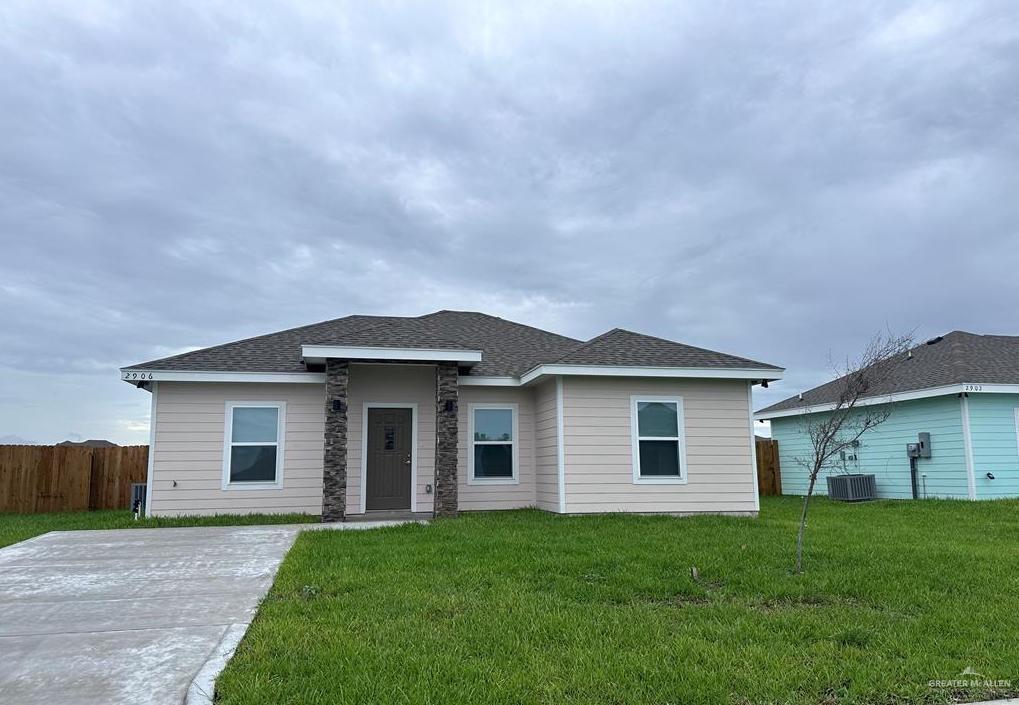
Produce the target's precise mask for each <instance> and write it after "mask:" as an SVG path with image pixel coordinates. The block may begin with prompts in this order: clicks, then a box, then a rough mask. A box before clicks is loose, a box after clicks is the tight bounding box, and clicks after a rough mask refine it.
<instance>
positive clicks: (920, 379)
mask: <svg viewBox="0 0 1019 705" xmlns="http://www.w3.org/2000/svg"><path fill="white" fill-rule="evenodd" d="M935 341H936V342H935ZM912 353H913V356H912V357H909V356H908V355H902V356H899V358H897V359H895V360H889V361H886V362H885V363H882V364H884V365H886V366H887V368H886V369H887V374H886V373H885V372H882V374H880V375H877V377H878V378H884V379H882V383H881V384H880V385H879V386H877V387H876V388H875V391H874V394H873V395H872V396H876V397H878V396H885V395H888V394H896V393H902V392H912V391H917V390H920V389H930V388H932V387H943V386H947V385H953V384H967V383H973V384H1019V336H1011V335H977V334H975V333H966V332H964V331H959V330H957V331H952V332H951V333H948V334H947V335H944V336H940V337H938V338H932V339H931V340H930V341H928V342H926V343H921V344H920V345H917V346H916V347H914V348H912ZM841 379H843V378H841V377H840V378H838V379H835V380H832V381H831V382H828V383H826V384H822V385H821V386H819V387H814V388H813V389H811V390H809V391H806V392H803V399H800V398H799V397H798V396H793V397H789V398H788V399H784V400H782V401H780V402H778V403H777V404H772V405H771V406H768V407H765V408H764V409H761V410H760V411H758V412H757V413H759V414H763V413H769V412H772V411H785V410H788V409H799V408H802V407H806V406H815V405H820V404H828V403H831V402H834V401H835V399H836V398H837V396H838V390H839V388H840V381H841Z"/></svg>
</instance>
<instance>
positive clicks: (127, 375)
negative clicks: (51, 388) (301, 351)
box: [120, 369, 326, 384]
mask: <svg viewBox="0 0 1019 705" xmlns="http://www.w3.org/2000/svg"><path fill="white" fill-rule="evenodd" d="M120 378H121V379H122V380H123V381H125V382H130V383H131V384H141V383H142V382H278V383H291V384H292V383H298V384H300V383H305V384H325V381H326V376H325V373H324V372H211V371H210V372H207V371H199V372H196V371H191V372H188V371H178V370H133V369H131V370H128V369H122V370H121V371H120Z"/></svg>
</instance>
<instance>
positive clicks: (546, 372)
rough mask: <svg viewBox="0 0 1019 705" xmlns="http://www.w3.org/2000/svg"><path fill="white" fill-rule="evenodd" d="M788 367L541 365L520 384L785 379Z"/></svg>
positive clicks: (528, 373)
mask: <svg viewBox="0 0 1019 705" xmlns="http://www.w3.org/2000/svg"><path fill="white" fill-rule="evenodd" d="M784 372H785V370H783V369H781V368H759V367H649V366H639V365H632V366H631V365H558V364H551V365H547V364H542V365H537V366H535V367H533V368H531V369H530V370H528V371H527V372H525V373H524V374H522V375H521V376H520V384H522V385H523V384H530V383H531V382H534V381H537V380H539V379H540V378H542V377H545V376H556V375H575V376H587V377H658V378H666V379H675V378H680V379H745V380H750V381H752V382H771V381H774V380H778V379H782V374H783V373H784Z"/></svg>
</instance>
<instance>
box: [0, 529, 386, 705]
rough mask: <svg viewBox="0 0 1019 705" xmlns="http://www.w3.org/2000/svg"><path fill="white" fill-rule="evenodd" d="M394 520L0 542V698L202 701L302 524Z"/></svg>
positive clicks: (58, 535) (51, 704)
mask: <svg viewBox="0 0 1019 705" xmlns="http://www.w3.org/2000/svg"><path fill="white" fill-rule="evenodd" d="M395 523H400V522H376V523H362V524H339V525H326V526H323V525H320V524H311V525H308V526H307V527H304V526H300V525H297V526H243V527H196V528H174V529H170V528H167V529H120V530H114V531H58V532H51V533H49V534H45V535H43V536H37V537H35V538H33V539H29V540H28V541H24V542H22V543H20V544H15V545H14V546H8V547H7V548H3V549H0V703H3V704H4V705H8V704H9V705H22V704H24V705H31V704H34V703H45V704H46V705H58V704H59V705H63V704H68V705H70V704H84V703H97V704H98V703H102V704H103V705H118V704H120V703H124V704H127V703H130V704H131V705H138V704H140V703H142V704H150V705H161V704H162V703H167V704H170V703H173V704H174V705H180V703H181V702H182V701H183V702H201V701H203V699H205V698H209V697H211V694H212V686H213V683H214V680H215V677H216V676H217V675H218V674H219V672H220V671H221V670H222V668H223V666H224V665H225V664H226V661H227V660H228V659H229V657H230V655H231V654H232V653H233V649H234V648H235V647H236V645H237V643H238V642H239V641H240V639H241V637H242V636H243V635H244V632H245V631H246V629H247V625H248V624H249V623H250V622H251V620H252V618H253V617H254V615H255V610H256V609H257V607H258V603H259V602H260V601H261V599H262V598H263V597H264V596H265V594H266V592H267V591H268V589H269V587H270V586H271V585H272V581H273V578H274V576H275V574H276V569H277V568H278V567H279V564H280V562H281V561H282V560H283V556H285V555H286V552H287V550H288V549H289V548H290V546H291V545H292V544H293V542H294V539H295V538H296V537H297V534H298V533H299V532H300V531H301V530H302V529H303V528H336V529H370V528H374V527H376V526H380V525H391V524H395ZM189 691H190V692H189ZM185 698H187V700H185ZM205 701H206V702H208V700H205Z"/></svg>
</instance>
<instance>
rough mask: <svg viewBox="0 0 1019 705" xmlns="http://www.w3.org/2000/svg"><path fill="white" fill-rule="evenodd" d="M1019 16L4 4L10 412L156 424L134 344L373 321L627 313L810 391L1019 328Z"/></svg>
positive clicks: (958, 7) (592, 321)
mask: <svg viewBox="0 0 1019 705" xmlns="http://www.w3.org/2000/svg"><path fill="white" fill-rule="evenodd" d="M1017 60H1019V9H1017V8H1016V7H1015V6H1014V3H1011V2H1009V1H1008V0H1001V1H999V2H972V3H952V2H942V3H930V2H919V3H914V4H904V3H898V2H896V3H892V2H888V3H882V2H876V3H842V2H809V3H808V2H799V3H782V2H775V3H763V4H754V5H747V4H745V3H717V2H705V3H683V4H677V3H668V2H664V3H642V4H633V3H626V4H622V3H620V4H619V5H610V4H597V5H588V4H584V5H581V4H562V3H559V4H555V5H554V6H548V5H545V4H534V5H530V4H524V5H521V4H510V5H507V4H502V3H463V4H457V3H451V4H443V5H436V4H413V3H409V4H407V6H405V7H399V6H398V5H394V4H384V5H379V4H378V3H354V4H350V5H347V6H344V5H341V4H336V3H300V4H296V5H295V4H294V3H278V4H275V5H268V4H265V5H261V6H259V7H258V8H257V9H256V8H241V7H239V6H237V4H236V3H218V2H203V3H194V4H192V6H191V7H186V8H185V7H181V6H178V5H167V4H166V3H155V2H153V3H131V4H129V5H125V4H123V3H112V2H109V3H106V2H84V3H83V2H75V3H71V2H66V3H48V2H38V1H36V2H7V3H4V5H3V7H2V8H0V132H2V134H3V135H4V139H3V140H0V239H2V243H0V244H2V250H0V252H2V259H0V319H2V326H0V384H2V389H0V435H8V434H10V435H18V436H22V437H26V438H33V439H37V440H40V441H56V440H61V439H62V438H63V437H65V436H67V435H69V434H72V433H76V434H80V435H83V436H88V437H103V436H105V437H110V438H114V439H116V440H121V441H126V440H135V441H140V440H144V431H143V429H144V421H145V417H146V414H147V400H148V399H147V395H145V394H143V393H140V392H137V391H135V390H133V389H131V388H130V387H128V386H127V385H124V384H122V383H120V382H119V381H118V380H117V378H116V374H115V369H116V367H117V366H119V365H122V364H129V363H133V362H138V361H141V360H145V359H150V358H153V357H158V356H160V355H164V354H168V353H171V352H175V351H178V350H182V349H185V348H187V347H193V346H204V345H210V344H214V343H217V342H223V341H225V340H230V339H235V338H238V337H243V336H246V335H252V334H257V333H261V332H267V331H272V330H277V329H280V328H284V327H289V326H293V325H298V324H301V323H305V322H311V321H315V320H321V319H325V318H333V317H336V316H340V315H344V314H346V313H350V312H364V313H394V314H418V313H424V312H427V311H429V310H434V309H437V308H471V309H482V310H486V311H489V312H492V313H496V314H499V315H503V316H506V317H510V318H514V319H518V320H522V321H525V322H529V323H533V324H535V325H540V326H544V327H549V328H552V329H555V330H560V331H563V332H566V333H569V334H572V335H575V336H579V337H588V336H591V335H594V334H596V333H598V332H601V331H602V330H604V329H606V328H609V327H612V326H617V325H618V326H623V327H628V328H633V329H637V330H641V331H644V332H648V333H653V334H658V335H663V336H666V337H671V338H676V339H679V340H684V341H687V342H690V343H693V344H698V345H704V346H707V347H713V348H717V349H722V350H728V351H732V352H736V353H739V354H743V355H747V356H751V357H756V358H758V359H763V360H766V361H769V362H775V363H778V364H782V365H785V366H787V367H788V368H789V373H788V377H787V381H786V382H784V383H782V384H779V385H773V386H772V388H771V389H769V390H766V391H764V392H763V393H762V394H760V395H759V396H760V403H761V404H763V403H765V402H768V401H771V400H774V399H776V398H778V397H781V396H783V395H786V394H791V393H794V392H795V391H797V390H798V389H800V388H806V387H809V386H813V385H814V384H816V383H818V382H819V381H821V380H822V379H823V378H824V376H825V374H826V371H825V361H826V358H827V355H828V352H829V351H832V352H833V353H835V354H836V355H838V354H843V353H846V352H853V351H856V350H858V349H859V348H860V347H861V346H862V345H863V343H864V341H865V340H866V339H867V338H868V337H869V336H870V335H871V334H873V333H874V332H875V331H877V330H879V329H881V328H884V327H885V326H888V327H891V328H893V329H895V330H912V329H914V328H915V329H917V331H918V334H919V335H921V336H924V335H928V334H931V335H933V334H935V333H939V332H945V331H948V330H952V329H957V328H961V329H966V330H971V331H973V332H996V333H1016V332H1019V325H1017V318H1016V314H1015V301H1016V298H1017V296H1016V294H1017V293H1019V291H1017V286H1016V284H1015V281H1016V277H1015V272H1016V271H1019V233H1017V222H1019V205H1017V199H1016V198H1015V194H1016V193H1019V171H1017V169H1016V168H1015V167H1016V163H1017V157H1019V123H1017V122H1016V120H1015V115H1017V114H1019V93H1017V92H1016V91H1015V90H1014V87H1015V86H1016V85H1019V62H1017Z"/></svg>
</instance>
